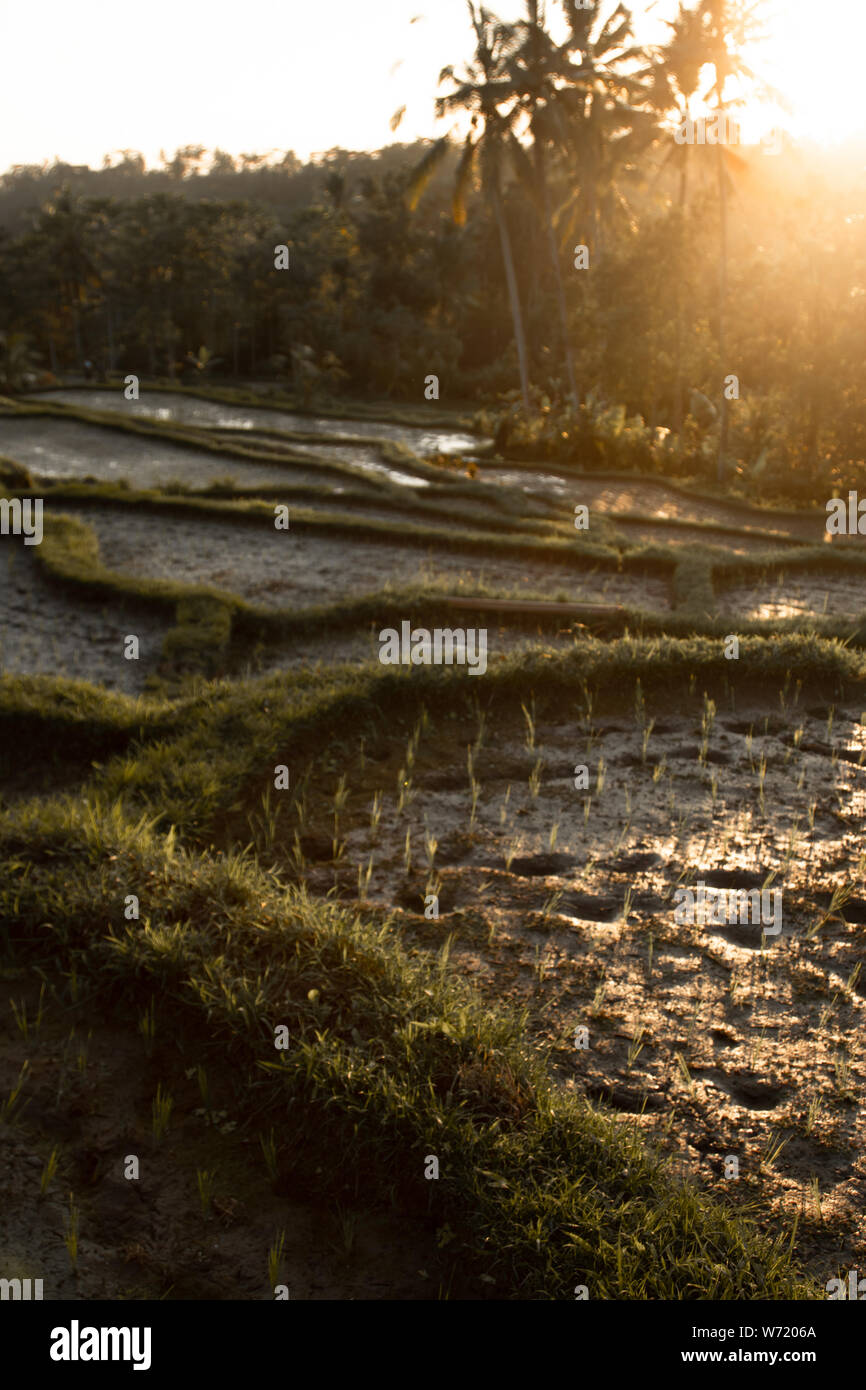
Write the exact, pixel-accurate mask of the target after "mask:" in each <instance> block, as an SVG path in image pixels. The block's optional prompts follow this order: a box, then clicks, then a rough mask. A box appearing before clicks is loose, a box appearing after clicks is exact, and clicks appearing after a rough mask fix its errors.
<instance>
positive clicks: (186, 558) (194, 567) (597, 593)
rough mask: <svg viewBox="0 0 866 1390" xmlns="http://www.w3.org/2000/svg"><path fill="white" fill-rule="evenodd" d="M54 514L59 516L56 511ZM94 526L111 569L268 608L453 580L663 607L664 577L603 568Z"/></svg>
mask: <svg viewBox="0 0 866 1390" xmlns="http://www.w3.org/2000/svg"><path fill="white" fill-rule="evenodd" d="M58 510H60V511H63V510H64V508H63V506H62V505H61V506H60V507H59V508H58ZM68 510H69V512H70V514H71V515H75V516H78V517H79V518H80V519H81V520H83V521H86V522H87V523H88V524H89V525H91V526H92V527H93V528H94V530H95V531H96V534H97V536H98V538H99V545H100V551H101V554H102V558H103V561H104V563H105V564H106V565H107V567H108V568H109V569H112V570H117V571H119V572H120V573H123V574H129V575H137V576H141V577H147V578H151V579H171V580H174V581H176V582H179V583H186V584H209V585H213V586H215V587H216V588H220V589H225V590H227V591H228V592H231V593H233V594H238V595H240V596H241V597H242V598H245V599H248V600H249V601H250V602H252V603H257V604H260V605H263V606H266V607H273V608H277V607H287V606H290V605H293V604H305V605H306V604H321V603H328V602H333V601H335V600H337V599H340V598H349V597H357V596H358V595H360V594H363V593H370V592H373V591H375V590H379V589H382V588H383V586H386V585H392V586H397V587H403V586H408V585H416V584H423V583H424V582H438V581H439V580H442V579H446V578H447V579H449V580H451V581H453V583H454V585H455V587H458V586H459V584H460V582H462V583H463V584H472V583H483V584H487V585H490V586H492V587H496V589H497V590H501V591H502V593H503V595H505V594H520V593H524V594H531V593H534V592H535V593H539V594H541V595H544V596H547V597H550V598H557V597H561V598H562V599H563V600H566V601H570V602H592V603H615V604H623V605H624V606H629V605H634V606H638V605H643V606H648V607H654V608H664V607H667V606H668V605H669V603H670V596H669V586H668V584H667V581H666V580H664V579H659V578H656V577H654V576H653V577H644V576H640V575H634V574H617V573H616V572H612V571H610V570H607V569H604V570H602V569H595V570H594V569H593V568H592V567H591V566H590V567H588V568H587V569H585V570H584V569H578V568H576V567H575V566H573V565H558V564H555V563H535V564H533V563H532V561H530V560H527V559H525V558H523V557H521V558H520V559H515V560H510V559H506V558H502V557H500V556H482V555H478V554H474V553H472V552H471V551H465V552H463V551H452V550H439V551H437V550H436V549H435V547H434V546H426V545H423V544H421V545H401V544H400V543H399V542H397V541H395V540H394V539H391V538H382V539H378V540H373V539H367V538H362V537H357V538H356V537H355V536H354V535H334V536H328V535H327V534H321V533H318V532H316V533H314V532H312V531H309V530H307V531H305V530H303V529H301V528H300V527H299V528H298V529H294V530H292V529H290V530H289V531H277V530H275V528H274V527H273V525H271V524H269V523H268V522H267V521H265V520H263V521H262V523H261V525H260V526H255V525H253V524H250V523H245V524H238V523H236V522H232V521H224V522H223V521H216V520H212V519H210V518H195V519H187V518H185V517H175V516H158V515H155V514H153V513H143V512H136V511H134V510H132V509H127V508H106V507H75V508H74V509H72V508H69V509H68Z"/></svg>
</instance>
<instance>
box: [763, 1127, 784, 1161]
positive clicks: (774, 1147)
mask: <svg viewBox="0 0 866 1390" xmlns="http://www.w3.org/2000/svg"><path fill="white" fill-rule="evenodd" d="M787 1142H788V1140H787V1139H782V1138H780V1137H779V1135H778V1134H770V1136H769V1138H768V1139H767V1142H766V1144H765V1146H764V1149H763V1152H762V1153H761V1160H760V1161H761V1164H762V1166H763V1167H765V1168H772V1166H773V1164H774V1163H775V1162H776V1159H777V1158H778V1157H779V1154H780V1153H781V1152H782V1150H783V1149H784V1147H785V1145H786V1144H787Z"/></svg>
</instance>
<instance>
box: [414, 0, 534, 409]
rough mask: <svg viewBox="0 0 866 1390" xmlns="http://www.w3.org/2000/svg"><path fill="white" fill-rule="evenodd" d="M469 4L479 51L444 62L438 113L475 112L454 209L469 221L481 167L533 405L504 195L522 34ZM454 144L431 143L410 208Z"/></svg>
mask: <svg viewBox="0 0 866 1390" xmlns="http://www.w3.org/2000/svg"><path fill="white" fill-rule="evenodd" d="M467 4H468V8H469V16H470V20H471V22H472V27H473V29H474V31H475V53H474V55H473V58H472V61H471V62H470V63H469V64H467V65H466V69H465V71H464V73H463V74H462V75H461V76H460V77H457V76H455V73H454V69H453V68H452V67H447V68H444V69H443V71H442V72H441V73H440V76H439V81H440V82H444V81H445V80H446V79H449V80H450V81H451V82H453V83H454V84H455V86H454V90H453V91H451V92H449V93H447V94H446V95H445V96H441V97H437V99H436V115H437V118H438V117H442V116H445V115H447V114H449V113H456V112H469V113H471V119H470V130H469V133H468V135H467V136H466V139H465V141H464V144H463V151H462V153H461V155H460V160H459V163H458V165H457V172H456V175H455V181H454V192H453V199H452V213H453V217H454V221H455V222H456V223H457V225H458V226H462V225H463V224H464V223H465V221H466V195H467V193H468V190H469V188H470V186H471V184H472V180H473V178H474V175H475V172H476V169H478V170H479V171H480V174H481V187H482V192H483V193H484V195H485V197H486V198H488V199H489V201H490V204H491V206H492V208H493V215H494V217H495V219H496V226H497V229H498V232H499V241H500V245H501V248H502V261H503V265H504V267H505V280H506V284H507V286H508V299H509V304H510V306H511V318H512V321H513V324H514V338H515V342H516V345H517V361H518V367H519V371H520V392H521V396H522V397H523V404H524V407H525V409H526V410H529V406H530V401H529V367H528V355H527V351H526V334H525V331H524V327H523V314H522V312H521V308H520V295H519V292H518V287H517V274H516V271H515V268H514V256H513V253H512V249H511V238H510V236H509V232H508V223H507V221H506V217H505V209H504V206H503V201H502V176H503V168H504V165H505V162H506V155H507V154H508V153H509V150H512V151H513V142H512V136H513V133H514V123H515V120H516V119H517V117H518V115H519V108H518V106H517V104H516V102H515V100H514V97H515V89H514V84H513V82H512V80H511V78H510V76H509V73H508V62H509V59H510V58H511V56H512V55H513V53H514V50H515V48H516V46H517V42H518V40H517V37H516V34H515V30H514V27H513V26H512V25H507V24H503V23H502V21H501V20H499V19H497V18H496V16H495V15H492V14H491V13H490V12H489V11H488V10H485V9H476V6H475V4H474V3H473V0H467ZM505 102H508V103H509V106H508V109H507V110H506V111H504V112H503V111H502V110H501V109H500V108H501V105H502V104H503V103H505ZM451 148H452V146H451V141H450V139H449V138H448V137H447V136H445V137H443V138H442V139H440V140H437V141H436V142H435V143H434V144H433V145H432V146H431V148H430V149H429V150H428V151H427V153H426V155H425V156H424V158H423V159H422V160H421V162H420V163H419V164H418V166H417V168H416V169H415V170H414V172H413V174H412V176H411V178H410V180H409V184H408V186H407V189H406V197H407V201H408V204H409V207H410V208H414V207H416V206H417V203H418V199H419V198H420V196H421V193H422V192H423V190H424V189H425V188H426V186H427V184H428V183H429V181H430V179H431V178H432V176H433V174H434V173H435V171H436V170H437V169H438V168H439V166H440V164H441V163H442V161H443V160H444V159H445V158H446V157H447V155H448V153H449V151H450V149H451Z"/></svg>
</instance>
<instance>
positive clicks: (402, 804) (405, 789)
mask: <svg viewBox="0 0 866 1390" xmlns="http://www.w3.org/2000/svg"><path fill="white" fill-rule="evenodd" d="M413 800H414V792H413V790H412V777H411V773H410V771H409V769H408V768H406V767H401V768H400V771H399V772H398V773H397V815H398V816H402V814H403V812H404V810H405V809H406V807H407V806H410V805H411V803H412V801H413Z"/></svg>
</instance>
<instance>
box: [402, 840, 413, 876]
mask: <svg viewBox="0 0 866 1390" xmlns="http://www.w3.org/2000/svg"><path fill="white" fill-rule="evenodd" d="M403 871H404V873H405V874H406V876H407V878H408V876H409V874H411V872H412V831H411V829H409V830H407V831H406V839H405V841H404V842H403Z"/></svg>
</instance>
